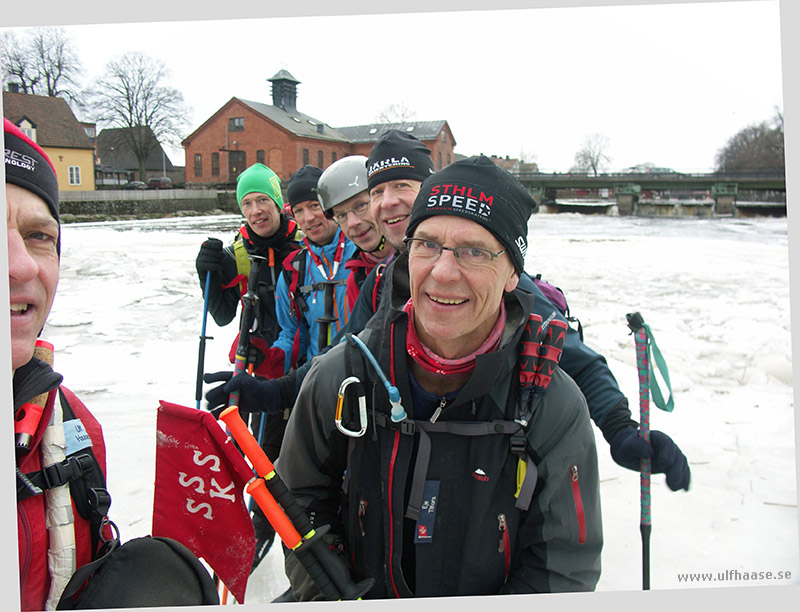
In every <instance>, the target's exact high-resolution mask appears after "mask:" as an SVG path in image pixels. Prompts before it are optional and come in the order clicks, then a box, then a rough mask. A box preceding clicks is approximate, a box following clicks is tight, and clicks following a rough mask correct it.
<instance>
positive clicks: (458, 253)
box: [403, 238, 506, 268]
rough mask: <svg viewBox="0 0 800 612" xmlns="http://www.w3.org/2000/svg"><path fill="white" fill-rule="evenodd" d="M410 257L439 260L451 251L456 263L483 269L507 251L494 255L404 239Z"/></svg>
mask: <svg viewBox="0 0 800 612" xmlns="http://www.w3.org/2000/svg"><path fill="white" fill-rule="evenodd" d="M403 242H405V244H406V248H407V249H408V254H409V256H413V257H425V258H428V259H438V258H439V256H440V255H441V254H442V251H451V252H452V253H453V255H455V257H456V261H457V262H458V263H459V265H461V266H462V267H464V268H481V267H484V266H488V265H489V264H491V263H492V260H493V259H494V258H495V257H499V256H500V255H502V254H503V253H505V252H506V251H505V249H503V250H502V251H500V252H499V253H494V252H492V251H488V250H486V249H481V248H478V247H471V246H460V247H452V248H451V247H446V246H442V245H441V244H439V243H438V242H434V241H433V240H427V239H425V238H404V239H403Z"/></svg>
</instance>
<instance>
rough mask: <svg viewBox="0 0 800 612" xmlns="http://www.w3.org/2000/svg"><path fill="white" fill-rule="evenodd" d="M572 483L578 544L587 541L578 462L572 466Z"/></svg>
mask: <svg viewBox="0 0 800 612" xmlns="http://www.w3.org/2000/svg"><path fill="white" fill-rule="evenodd" d="M570 484H571V485H572V499H573V501H574V502H575V515H576V517H577V519H578V544H583V543H584V542H586V515H585V513H584V511H583V499H582V498H581V483H580V479H579V475H578V466H577V464H573V465H572V466H571V467H570Z"/></svg>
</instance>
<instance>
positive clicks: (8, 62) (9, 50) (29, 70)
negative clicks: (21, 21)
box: [0, 30, 41, 94]
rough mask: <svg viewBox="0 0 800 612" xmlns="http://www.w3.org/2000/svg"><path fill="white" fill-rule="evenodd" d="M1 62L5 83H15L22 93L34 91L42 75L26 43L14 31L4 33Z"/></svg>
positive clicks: (0, 55)
mask: <svg viewBox="0 0 800 612" xmlns="http://www.w3.org/2000/svg"><path fill="white" fill-rule="evenodd" d="M0 62H2V64H3V85H7V84H10V83H14V84H16V85H17V86H18V87H19V89H20V91H21V92H22V93H27V94H32V93H34V89H35V87H36V85H37V84H38V83H39V81H40V80H41V77H40V75H39V74H37V73H36V68H35V66H34V62H33V57H32V56H31V54H30V53H28V51H27V49H26V44H25V43H23V42H21V41H20V40H19V39H18V38H17V36H16V34H15V33H14V32H13V31H10V30H7V31H5V32H3V33H2V40H0Z"/></svg>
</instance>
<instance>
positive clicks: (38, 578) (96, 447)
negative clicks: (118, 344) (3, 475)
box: [17, 387, 106, 610]
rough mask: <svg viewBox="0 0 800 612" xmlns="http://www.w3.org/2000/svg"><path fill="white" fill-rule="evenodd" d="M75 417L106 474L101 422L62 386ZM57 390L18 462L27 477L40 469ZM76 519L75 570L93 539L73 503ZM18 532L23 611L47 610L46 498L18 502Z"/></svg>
mask: <svg viewBox="0 0 800 612" xmlns="http://www.w3.org/2000/svg"><path fill="white" fill-rule="evenodd" d="M61 390H62V391H63V393H64V395H65V397H66V399H67V401H68V403H69V405H70V407H71V408H72V410H73V412H74V413H75V417H76V418H77V419H80V421H81V423H82V425H83V427H84V428H85V429H86V431H87V433H88V434H89V437H90V438H91V441H92V452H93V453H94V456H95V458H96V459H97V462H98V463H99V464H100V468H101V469H102V471H103V474H104V475H105V473H106V450H105V444H104V441H103V431H102V428H101V427H100V423H98V422H97V420H96V419H95V418H94V417H93V416H92V414H91V413H90V412H89V410H88V409H87V408H86V406H84V405H83V403H82V402H81V401H80V400H79V399H78V398H77V397H76V396H75V395H74V394H73V393H72V392H71V391H69V390H68V389H66V388H65V387H61ZM57 395H58V393H57V389H53V390H51V391H50V392H49V394H48V398H47V404H46V406H45V410H44V412H43V414H42V419H41V421H40V422H39V427H38V428H37V430H36V434H35V436H34V439H33V443H32V446H31V450H30V451H29V452H28V453H27V454H26V455H25V456H24V457H22V458H20V459H19V461H18V465H19V469H20V471H22V472H23V473H24V474H28V473H31V472H36V471H38V470H40V469H41V467H42V466H41V448H40V444H41V440H42V435H43V434H44V430H45V428H46V426H47V423H48V422H49V421H50V416H51V414H52V412H53V406H54V404H55V400H56V396H57ZM72 513H73V516H74V519H75V522H74V529H75V546H76V565H75V569H77V568H79V567H81V566H82V565H84V564H85V563H88V562H89V561H91V558H92V550H91V548H92V544H91V542H92V539H91V532H90V527H89V521H87V520H84V519H83V518H81V516H80V514H79V513H78V511H77V509H76V508H75V502H74V500H73V502H72ZM17 533H18V539H19V569H20V601H21V608H22V610H44V606H45V602H46V601H47V595H48V591H49V589H50V574H49V571H48V567H47V550H48V545H49V541H48V534H47V527H46V524H45V495H34V496H32V497H28V498H27V499H24V500H22V501H21V502H18V503H17Z"/></svg>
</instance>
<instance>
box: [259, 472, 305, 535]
mask: <svg viewBox="0 0 800 612" xmlns="http://www.w3.org/2000/svg"><path fill="white" fill-rule="evenodd" d="M247 492H248V493H249V494H250V495H251V496H252V497H253V499H254V500H256V503H257V504H258V507H259V508H261V509H262V510H263V511H264V514H265V515H266V516H268V517H269V522H270V524H271V525H272V527H273V528H274V529H275V531H276V532H277V533H278V535H279V536H280V538H281V540H282V541H283V543H284V544H286V546H288V547H289V548H291V549H295V548H297V546H299V545H300V542H301V541H302V539H303V538H301V537H300V534H299V533H298V532H297V529H295V528H294V525H292V522H291V521H290V520H289V517H288V516H286V513H285V512H284V511H283V509H282V508H281V507H280V505H279V504H278V502H276V501H275V498H274V497H272V494H271V493H270V492H269V491H268V490H267V485H266V484H265V483H264V479H263V478H256V479H255V480H253V481H251V482H250V484H249V485H247Z"/></svg>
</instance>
